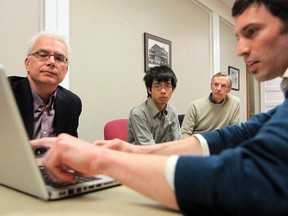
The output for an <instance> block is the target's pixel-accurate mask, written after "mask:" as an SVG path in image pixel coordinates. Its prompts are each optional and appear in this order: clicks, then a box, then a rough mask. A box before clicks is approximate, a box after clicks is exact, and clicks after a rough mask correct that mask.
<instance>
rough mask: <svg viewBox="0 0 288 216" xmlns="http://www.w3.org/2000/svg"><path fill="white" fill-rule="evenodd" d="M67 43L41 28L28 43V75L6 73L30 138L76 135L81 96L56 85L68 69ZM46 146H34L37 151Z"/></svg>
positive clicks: (57, 35)
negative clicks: (8, 74)
mask: <svg viewBox="0 0 288 216" xmlns="http://www.w3.org/2000/svg"><path fill="white" fill-rule="evenodd" d="M69 55H70V45H69V44H68V42H67V41H66V40H65V38H64V37H63V36H61V35H59V34H57V33H49V32H40V33H39V34H37V35H35V36H34V37H33V38H32V39H31V42H30V45H29V47H28V52H27V57H26V58H25V61H24V65H25V68H26V71H27V77H19V76H11V77H8V79H9V81H10V84H11V87H12V89H13V92H14V96H15V99H16V101H17V104H18V108H19V110H20V113H21V117H22V120H23V122H24V125H25V128H26V131H27V134H28V136H29V138H30V139H38V138H42V137H52V136H57V135H58V134H60V133H68V134H70V135H72V136H75V137H77V136H78V133H77V128H78V124H79V116H80V114H81V110H82V103H81V100H80V98H79V97H78V96H77V95H75V94H74V93H72V92H71V91H69V90H67V89H65V88H63V87H61V86H59V84H60V83H61V82H62V81H63V79H64V78H65V76H66V74H67V72H68V62H69ZM44 152H45V149H35V154H36V155H40V154H43V153H44Z"/></svg>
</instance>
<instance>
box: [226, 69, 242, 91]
mask: <svg viewBox="0 0 288 216" xmlns="http://www.w3.org/2000/svg"><path fill="white" fill-rule="evenodd" d="M228 74H229V75H230V76H231V78H232V89H233V90H236V91H239V90H240V70H239V69H238V68H235V67H232V66H228Z"/></svg>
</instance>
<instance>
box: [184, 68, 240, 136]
mask: <svg viewBox="0 0 288 216" xmlns="http://www.w3.org/2000/svg"><path fill="white" fill-rule="evenodd" d="M231 88H232V78H231V77H230V76H229V75H228V74H227V73H224V72H218V73H216V74H214V75H213V76H212V78H211V82H210V89H211V93H210V94H209V96H208V97H202V98H199V99H197V100H195V101H192V102H191V103H190V105H189V107H188V110H187V112H186V114H185V117H184V119H183V123H182V126H181V138H186V137H189V136H192V135H193V134H198V133H202V132H206V131H212V130H215V129H218V128H222V127H225V126H229V125H234V124H239V123H240V100H239V98H237V97H235V96H233V95H228V93H229V92H230V91H231Z"/></svg>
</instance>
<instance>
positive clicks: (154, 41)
mask: <svg viewBox="0 0 288 216" xmlns="http://www.w3.org/2000/svg"><path fill="white" fill-rule="evenodd" d="M171 56H172V42H171V41H170V40H166V39H164V38H160V37H158V36H155V35H152V34H149V33H147V32H145V33H144V65H145V68H144V70H145V72H148V71H149V69H150V68H151V67H155V66H161V65H167V66H168V67H170V68H171V66H172V58H171Z"/></svg>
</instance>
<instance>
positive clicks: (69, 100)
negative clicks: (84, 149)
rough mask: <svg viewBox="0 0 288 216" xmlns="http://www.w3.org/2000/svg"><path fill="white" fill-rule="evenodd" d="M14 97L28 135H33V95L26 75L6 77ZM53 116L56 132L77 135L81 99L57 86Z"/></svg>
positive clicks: (30, 136)
mask: <svg viewBox="0 0 288 216" xmlns="http://www.w3.org/2000/svg"><path fill="white" fill-rule="evenodd" d="M8 79H9V81H10V84H11V87H12V90H13V92H14V96H15V99H16V101H17V104H18V108H19V111H20V113H21V116H22V119H23V122H24V125H25V128H26V131H27V133H28V137H29V138H30V139H32V137H33V121H34V116H33V97H32V93H31V87H30V84H29V81H28V78H27V77H18V76H10V77H8ZM54 107H55V118H54V123H53V124H54V128H55V132H56V134H57V135H58V134H60V133H68V134H70V135H72V136H75V137H78V133H77V128H78V125H79V116H80V114H81V111H82V102H81V99H80V98H79V97H78V96H77V95H75V94H74V93H72V92H71V91H69V90H67V89H65V88H63V87H62V86H58V87H57V95H56V98H55V105H54Z"/></svg>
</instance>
